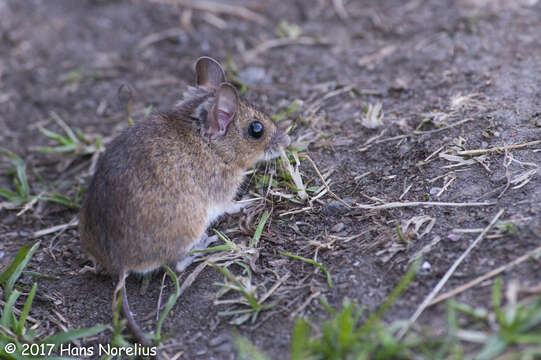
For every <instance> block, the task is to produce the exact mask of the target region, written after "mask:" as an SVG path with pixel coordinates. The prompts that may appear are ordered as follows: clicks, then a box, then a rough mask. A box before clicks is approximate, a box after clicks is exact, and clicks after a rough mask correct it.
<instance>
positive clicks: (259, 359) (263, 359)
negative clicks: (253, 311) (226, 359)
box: [235, 335, 270, 360]
mask: <svg viewBox="0 0 541 360" xmlns="http://www.w3.org/2000/svg"><path fill="white" fill-rule="evenodd" d="M235 344H236V345H237V351H238V357H237V359H238V360H270V358H269V357H267V355H265V354H263V353H262V352H261V351H259V350H258V349H257V347H256V346H255V345H254V344H252V342H250V341H249V340H247V339H245V338H243V337H242V336H239V335H236V336H235Z"/></svg>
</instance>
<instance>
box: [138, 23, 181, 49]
mask: <svg viewBox="0 0 541 360" xmlns="http://www.w3.org/2000/svg"><path fill="white" fill-rule="evenodd" d="M184 33H185V31H184V30H182V29H179V28H172V29H167V30H164V31H160V32H157V33H154V34H150V35H148V36H145V37H144V38H143V39H142V40H141V41H139V44H137V47H136V48H137V50H139V51H141V50H144V49H145V48H147V47H149V46H150V45H152V44H154V43H157V42H160V41H163V40H167V39H170V38H177V37H179V36H181V35H183V34H184Z"/></svg>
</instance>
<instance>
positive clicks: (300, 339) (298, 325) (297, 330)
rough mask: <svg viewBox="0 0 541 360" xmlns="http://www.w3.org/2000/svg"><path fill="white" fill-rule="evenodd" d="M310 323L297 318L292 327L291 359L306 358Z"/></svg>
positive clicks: (300, 359)
mask: <svg viewBox="0 0 541 360" xmlns="http://www.w3.org/2000/svg"><path fill="white" fill-rule="evenodd" d="M310 330H311V326H310V324H309V323H308V322H307V321H306V320H304V319H297V320H296V321H295V326H294V327H293V335H292V337H291V360H306V359H308V358H309V354H310V350H309V349H308V343H309V341H310Z"/></svg>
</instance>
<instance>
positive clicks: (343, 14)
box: [332, 0, 349, 21]
mask: <svg viewBox="0 0 541 360" xmlns="http://www.w3.org/2000/svg"><path fill="white" fill-rule="evenodd" d="M332 5H333V7H334V11H335V12H336V14H337V15H338V16H339V17H340V19H342V21H346V20H347V19H349V15H348V13H347V11H346V7H345V6H344V0H332Z"/></svg>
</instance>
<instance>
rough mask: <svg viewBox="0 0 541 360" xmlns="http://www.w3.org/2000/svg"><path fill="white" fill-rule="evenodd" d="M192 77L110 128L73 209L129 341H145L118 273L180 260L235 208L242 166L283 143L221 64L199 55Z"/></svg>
mask: <svg viewBox="0 0 541 360" xmlns="http://www.w3.org/2000/svg"><path fill="white" fill-rule="evenodd" d="M195 70H196V86H195V87H189V88H188V91H187V92H186V93H185V94H184V98H183V100H182V101H181V102H180V103H178V104H177V105H176V107H175V108H174V109H173V110H172V111H169V112H166V113H160V114H157V115H154V116H152V117H151V118H149V119H147V120H144V121H141V122H138V123H136V124H135V125H133V126H131V127H129V128H127V129H126V130H124V131H123V132H122V133H121V134H120V135H119V136H118V137H116V138H115V139H114V140H113V142H112V143H111V144H110V146H109V147H108V148H107V150H106V152H105V153H104V154H103V155H102V157H101V158H100V160H99V162H98V166H97V169H96V172H95V174H94V176H93V178H92V180H91V181H90V184H89V187H88V189H87V191H86V196H85V199H84V201H83V205H82V207H81V211H80V214H79V232H80V241H81V245H82V248H83V249H84V250H85V252H86V253H87V254H88V255H89V257H90V258H91V259H92V260H93V261H94V262H95V263H97V264H98V266H101V267H103V268H104V269H105V270H106V271H107V272H108V273H110V274H111V275H112V276H114V277H117V279H118V285H117V287H116V290H115V295H116V294H117V292H118V291H120V290H121V289H123V290H124V296H123V303H122V312H123V314H124V317H125V318H126V319H127V321H128V326H129V328H130V330H131V331H132V333H133V334H134V335H135V337H136V338H137V340H138V341H139V342H140V343H141V344H142V345H145V346H150V345H151V342H150V341H149V340H148V339H147V338H146V337H145V335H144V333H143V331H142V330H141V328H140V327H139V326H138V324H137V323H136V321H135V320H134V318H133V316H132V313H131V312H130V309H129V303H128V297H127V293H126V288H125V279H126V277H127V276H128V275H129V273H132V272H135V273H146V272H149V271H152V270H154V269H156V268H158V267H160V266H161V265H162V264H165V263H174V262H177V261H180V260H182V259H183V258H184V257H185V255H186V253H187V251H189V249H190V248H192V247H194V246H195V245H197V243H198V242H199V241H202V240H204V239H206V238H207V236H206V230H207V228H208V226H209V225H210V224H211V223H212V222H213V221H214V220H216V218H218V217H219V216H220V215H222V214H224V213H225V212H227V211H228V210H231V209H233V208H235V205H234V203H233V198H234V196H235V195H236V193H237V191H238V188H239V186H240V185H241V182H242V181H243V173H244V172H245V170H246V169H247V168H249V167H250V166H252V165H254V164H255V163H256V162H258V161H262V160H270V159H272V158H275V157H277V156H278V155H279V153H280V151H281V149H282V148H285V147H287V146H288V145H289V137H288V136H287V134H286V133H285V132H284V131H282V130H281V129H279V128H278V127H277V126H276V125H275V124H274V122H273V121H272V120H271V118H270V117H269V116H268V115H266V114H264V113H263V112H261V111H259V110H257V109H256V108H255V107H253V106H252V105H250V104H249V103H247V102H246V101H244V100H243V99H241V98H240V97H239V95H238V94H237V91H236V89H235V87H234V86H233V85H231V84H230V83H229V82H227V79H226V77H225V73H224V71H223V69H222V67H221V66H220V64H219V63H218V62H217V61H216V60H214V59H212V58H210V57H201V58H199V59H198V60H197V62H196V65H195Z"/></svg>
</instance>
